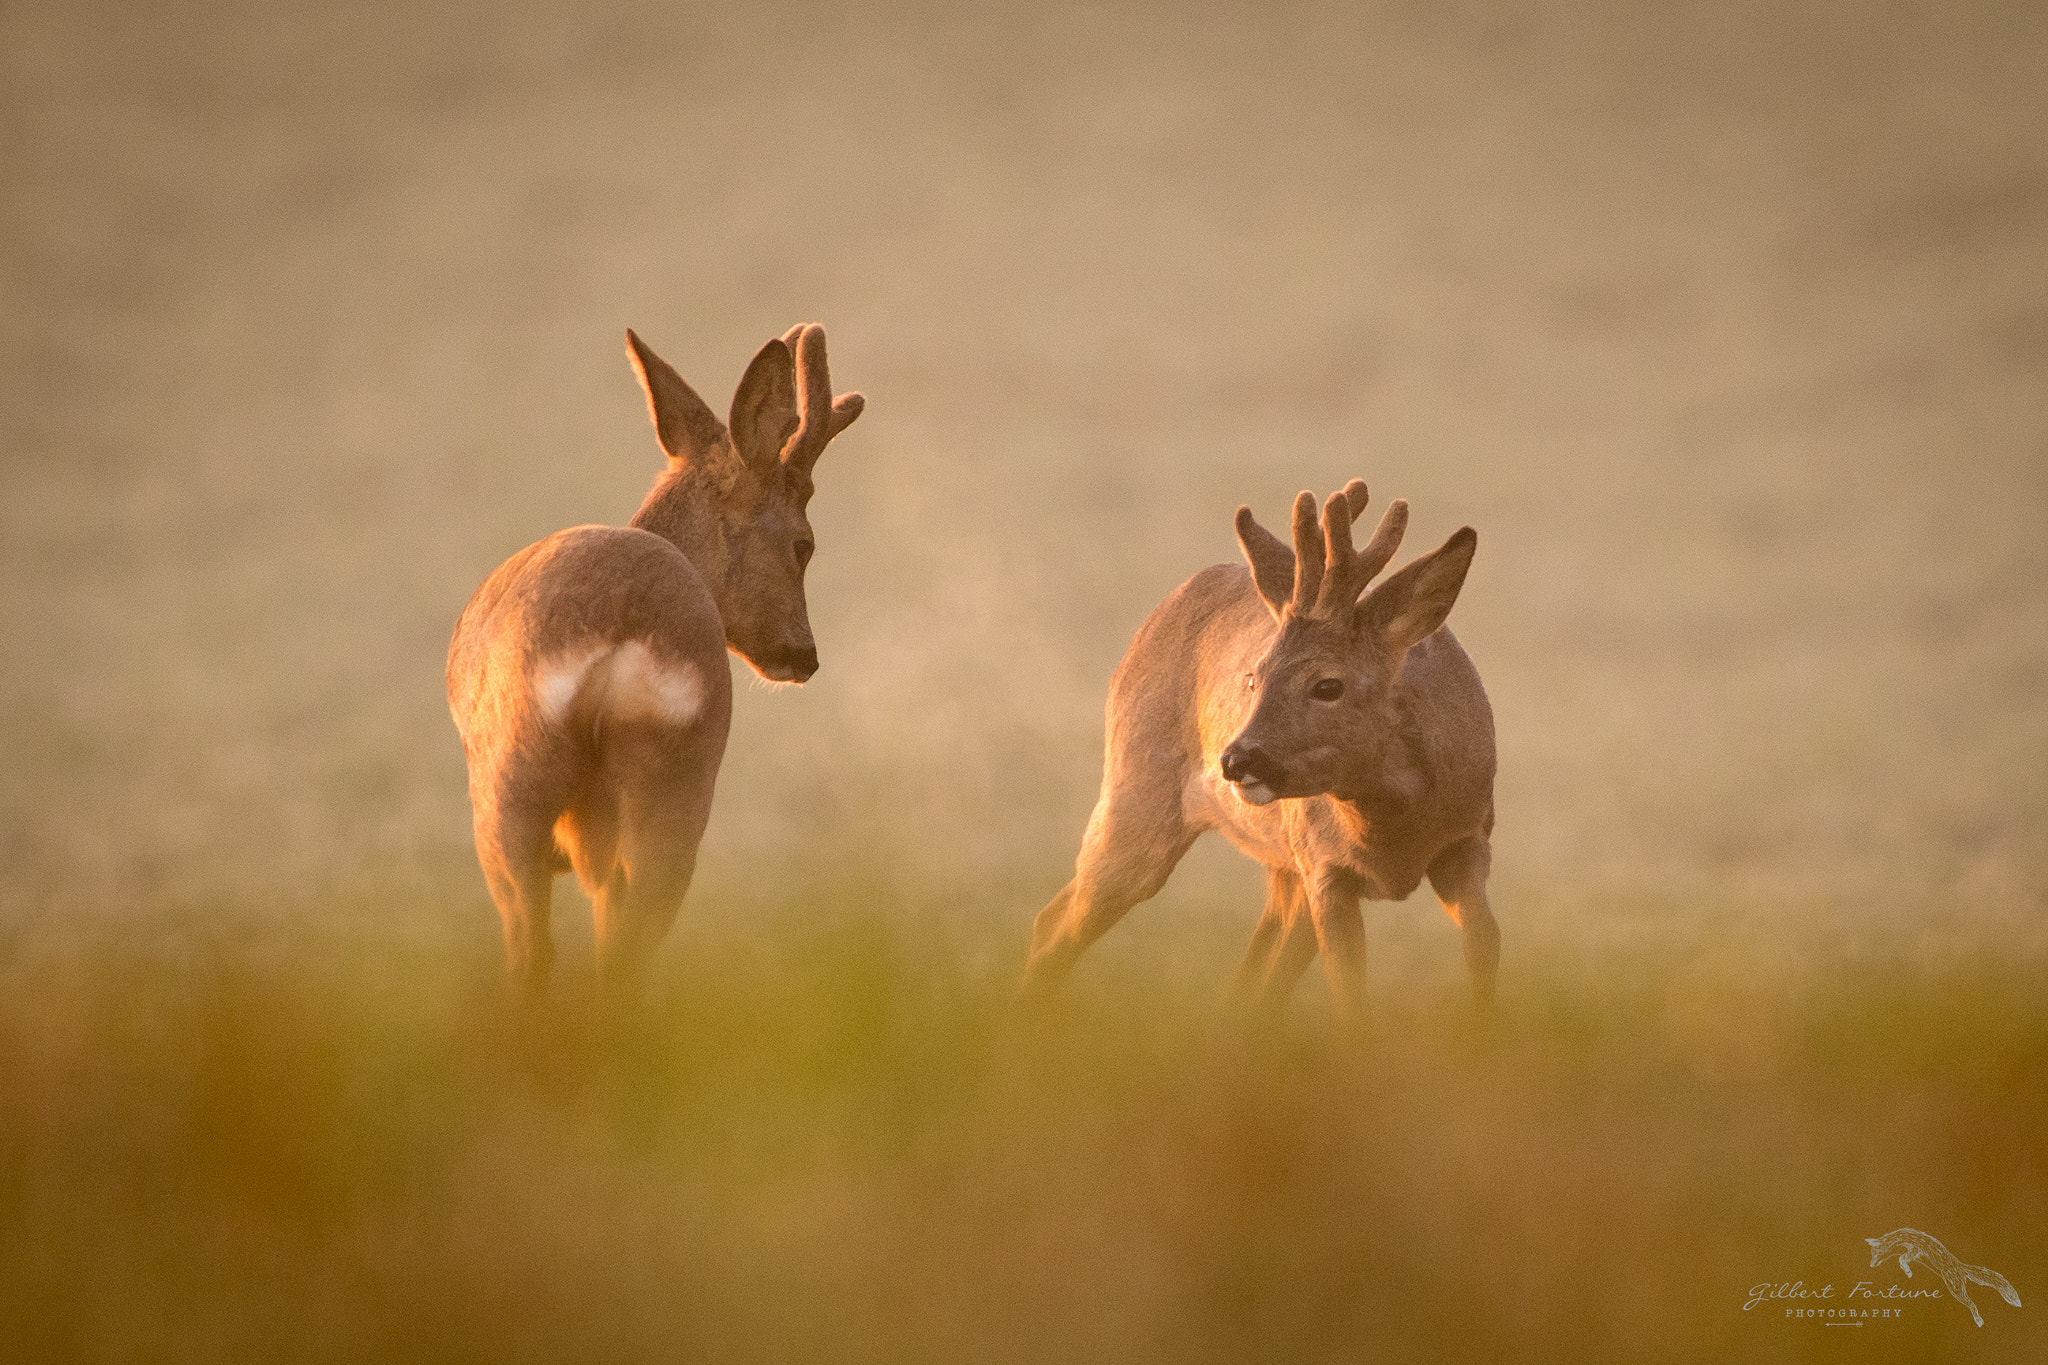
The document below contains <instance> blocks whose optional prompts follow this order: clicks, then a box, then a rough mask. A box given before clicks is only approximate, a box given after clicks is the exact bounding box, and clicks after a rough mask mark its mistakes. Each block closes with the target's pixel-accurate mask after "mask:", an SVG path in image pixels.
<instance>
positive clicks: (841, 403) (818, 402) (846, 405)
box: [782, 322, 867, 478]
mask: <svg viewBox="0 0 2048 1365" xmlns="http://www.w3.org/2000/svg"><path fill="white" fill-rule="evenodd" d="M782 341H783V344H784V345H786V346H788V347H790V349H791V350H792V351H793V352H794V353H795V360H796V401H797V417H798V420H797V428H796V430H795V431H794V432H793V433H791V435H790V438H789V439H788V440H787V441H785V442H783V445H782V463H784V464H786V465H788V466H789V467H790V468H791V469H793V470H795V471H796V472H797V473H799V474H801V475H803V476H804V477H806V478H808V477H810V473H811V469H812V467H813V466H814V465H816V464H817V463H818V457H819V456H820V455H823V454H824V453H825V447H826V445H827V444H828V443H830V441H831V440H832V438H833V437H834V436H837V435H838V434H839V433H840V432H842V431H844V430H846V429H847V428H848V427H850V426H852V425H853V419H854V418H856V417H858V416H860V414H861V409H863V408H864V407H866V406H867V399H866V398H864V397H863V396H861V395H860V394H858V393H843V394H841V395H839V397H838V399H837V400H836V401H835V400H834V399H833V397H832V372H831V369H830V367H829V366H828V365H827V364H826V362H825V329H824V328H823V327H820V326H819V325H818V324H817V323H815V322H812V323H801V324H799V325H797V326H795V327H792V328H790V329H789V330H788V331H787V332H785V333H783V335H782Z"/></svg>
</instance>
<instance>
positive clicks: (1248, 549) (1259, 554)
mask: <svg viewBox="0 0 2048 1365" xmlns="http://www.w3.org/2000/svg"><path fill="white" fill-rule="evenodd" d="M1237 543H1238V546H1239V548H1241V549H1242V550H1243V551H1244V558H1245V563H1247V564H1249V565H1251V566H1252V583H1253V585H1254V586H1255V587H1257V588H1258V590H1259V596H1260V597H1261V598H1262V599H1264V601H1265V603H1266V610H1268V611H1270V612H1272V613H1273V618H1274V619H1275V620H1278V619H1279V618H1280V613H1281V612H1283V611H1285V610H1286V609H1287V603H1288V600H1289V599H1290V598H1291V597H1293V595H1294V551H1292V550H1290V549H1288V548H1287V546H1286V545H1284V544H1283V543H1281V540H1280V537H1278V536H1276V535H1274V534H1273V533H1272V532H1271V531H1268V530H1267V529H1266V528H1265V527H1263V526H1261V525H1259V523H1258V522H1257V521H1255V520H1254V519H1253V518H1252V509H1251V508H1249V507H1240V508H1238V509H1237Z"/></svg>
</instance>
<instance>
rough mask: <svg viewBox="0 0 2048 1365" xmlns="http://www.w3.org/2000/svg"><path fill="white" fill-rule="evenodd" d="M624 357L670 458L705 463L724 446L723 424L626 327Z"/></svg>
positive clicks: (695, 463) (672, 371) (659, 358)
mask: <svg viewBox="0 0 2048 1365" xmlns="http://www.w3.org/2000/svg"><path fill="white" fill-rule="evenodd" d="M626 359H628V360H630V361H631V362H632V363H633V373H634V374H635V375H637V376H639V379H640V387H641V389H643V390H644V391H645V392H646V394H647V412H648V415H649V416H651V417H653V419H654V436H655V439H656V440H658V441H660V442H661V448H662V449H663V450H664V451H666V452H667V453H668V457H669V459H670V460H672V461H674V462H675V463H676V464H677V465H678V466H681V465H691V464H694V465H706V464H709V463H711V462H712V461H713V460H715V459H717V458H718V456H719V454H720V453H721V451H722V450H723V448H724V446H725V440H726V436H725V428H724V427H723V426H721V425H720V424H719V421H718V419H717V418H716V417H713V416H712V415H711V409H710V408H707V407H705V406H704V400H703V399H701V398H699V397H698V396H697V391H696V390H695V389H693V388H691V387H690V386H689V385H688V384H685V383H684V382H683V377H682V376H681V375H679V374H677V373H676V372H675V371H674V370H672V369H670V368H669V363H668V362H667V361H666V360H663V359H662V358H661V357H660V356H658V355H656V354H655V353H654V352H653V351H652V350H650V349H648V346H647V343H646V342H644V341H642V340H641V339H640V338H639V337H637V336H635V335H634V334H633V329H632V328H630V327H628V328H627V329H626Z"/></svg>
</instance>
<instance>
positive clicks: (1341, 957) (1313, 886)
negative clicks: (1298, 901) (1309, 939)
mask: <svg viewBox="0 0 2048 1365" xmlns="http://www.w3.org/2000/svg"><path fill="white" fill-rule="evenodd" d="M1308 909H1309V916H1310V918H1311V920H1312V921H1313V922H1314V925H1315V931H1316V947H1317V948H1319V949H1320V950H1321V951H1322V954H1323V972H1324V974H1325V975H1326V976H1328V978H1329V981H1330V995H1331V996H1332V998H1333V999H1335V1000H1336V1002H1337V1014H1338V1017H1339V1018H1341V1019H1342V1020H1343V1021H1344V1022H1345V1023H1346V1024H1348V1025H1350V1026H1352V1027H1354V1028H1356V1027H1359V1026H1362V1025H1363V1024H1364V1023H1365V917H1364V916H1363V915H1361V914H1360V913H1359V910H1358V890H1357V888H1356V887H1355V886H1354V885H1353V884H1352V882H1351V879H1350V878H1349V877H1348V876H1347V875H1345V874H1344V873H1341V872H1318V873H1315V874H1314V875H1313V878H1312V880H1311V881H1310V882H1309V884H1308Z"/></svg>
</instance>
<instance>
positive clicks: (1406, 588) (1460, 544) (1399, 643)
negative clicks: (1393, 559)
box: [1357, 526, 1479, 653]
mask: <svg viewBox="0 0 2048 1365" xmlns="http://www.w3.org/2000/svg"><path fill="white" fill-rule="evenodd" d="M1478 547H1479V533H1478V532H1476V531H1474V530H1473V529H1472V528H1471V527H1469V526H1463V527H1460V528H1459V529H1458V530H1456V531H1454V532H1453V533H1452V534H1451V538H1450V539H1449V540H1447V541H1445V542H1444V543H1443V544H1442V545H1441V546H1439V547H1437V548H1436V549H1434V550H1432V551H1430V552H1429V553H1428V554H1426V555H1424V556H1423V557H1422V558H1420V559H1418V560H1416V561H1415V562H1414V563H1412V564H1410V565H1408V566H1407V567H1406V568H1404V569H1402V570H1401V571H1400V572H1399V573H1397V574H1394V575H1393V576H1392V577H1390V578H1388V579H1387V581H1386V582H1384V583H1382V584H1380V585H1379V586H1378V587H1377V588H1374V589H1373V590H1372V591H1371V592H1369V593H1367V594H1366V595H1365V596H1364V598H1362V599H1361V600H1360V601H1359V603H1358V616H1357V621H1358V626H1359V629H1360V630H1362V631H1364V632H1365V633H1367V634H1369V635H1373V636H1377V637H1378V638H1379V639H1380V640H1381V641H1382V642H1384V643H1385V645H1386V646H1387V648H1388V649H1390V650H1392V651H1393V652H1395V653H1399V652H1401V651H1402V650H1405V649H1407V648H1409V647H1410V646H1412V645H1414V644H1415V643H1416V642H1417V641H1420V640H1422V639H1424V638H1425V637H1427V636H1428V635H1429V634H1430V633H1431V632H1432V631H1434V630H1435V629H1436V628H1437V627H1438V626H1440V625H1442V624H1443V623H1444V618H1445V617H1447V616H1449V615H1450V614H1451V604H1452V603H1454V602H1456V601H1457V600H1458V590H1459V589H1460V588H1462V587H1464V586H1465V571H1466V570H1468V569H1470V568H1471V567H1472V552H1473V551H1474V550H1476V549H1477V548H1478Z"/></svg>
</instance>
